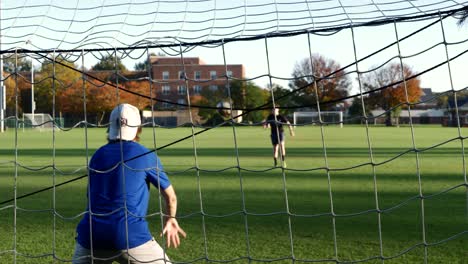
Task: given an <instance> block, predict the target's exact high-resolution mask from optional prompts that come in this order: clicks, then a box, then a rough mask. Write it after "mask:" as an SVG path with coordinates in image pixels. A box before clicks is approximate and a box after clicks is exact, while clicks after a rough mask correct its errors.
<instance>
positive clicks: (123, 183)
mask: <svg viewBox="0 0 468 264" xmlns="http://www.w3.org/2000/svg"><path fill="white" fill-rule="evenodd" d="M144 153H147V154H145V155H143V154H144ZM140 155H142V156H140ZM135 157H137V158H135ZM123 161H125V162H123ZM150 183H151V184H153V185H154V186H159V187H160V188H161V189H163V190H164V189H166V188H167V187H169V186H170V185H171V183H170V182H169V179H168V177H167V175H166V174H165V173H164V171H163V167H162V165H161V161H160V160H159V158H158V157H157V156H156V155H155V154H154V153H152V152H150V151H149V150H148V149H147V148H145V147H144V146H142V145H140V144H139V143H137V142H133V141H122V142H115V143H109V144H107V145H104V146H103V147H101V148H99V149H98V150H97V151H96V153H95V154H94V155H93V157H92V158H91V160H90V163H89V180H88V184H89V186H88V190H89V191H88V199H89V204H88V209H89V206H91V210H90V211H91V212H92V213H93V216H92V223H91V225H92V230H91V229H90V221H89V220H90V219H89V213H86V214H85V215H84V217H83V219H82V220H81V222H80V223H79V224H78V227H77V233H78V236H77V242H78V243H79V244H80V245H81V246H83V247H85V248H88V249H89V248H91V243H90V237H91V231H92V237H93V244H92V245H93V248H95V249H114V250H115V249H126V248H134V247H137V246H139V245H142V244H144V243H146V242H148V241H149V240H151V239H152V235H151V233H150V231H149V227H148V223H147V222H146V220H145V217H146V214H147V210H148V202H149V186H150ZM125 207H126V208H127V210H125ZM127 241H128V243H127Z"/></svg>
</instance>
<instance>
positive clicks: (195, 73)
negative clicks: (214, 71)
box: [193, 71, 201, 80]
mask: <svg viewBox="0 0 468 264" xmlns="http://www.w3.org/2000/svg"><path fill="white" fill-rule="evenodd" d="M193 75H194V78H195V80H200V79H201V71H196V72H194V74H193Z"/></svg>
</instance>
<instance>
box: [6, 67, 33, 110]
mask: <svg viewBox="0 0 468 264" xmlns="http://www.w3.org/2000/svg"><path fill="white" fill-rule="evenodd" d="M3 78H4V82H3V84H4V85H5V93H6V98H5V100H6V114H7V115H14V114H15V111H16V110H15V108H16V95H18V112H19V114H22V113H23V112H24V111H25V108H26V109H30V108H31V107H29V108H28V106H26V101H27V100H28V99H29V101H28V102H29V105H30V104H31V103H30V102H31V97H30V96H31V92H30V91H31V83H30V82H29V81H26V78H24V77H23V76H21V75H12V74H9V73H6V72H4V73H3ZM28 96H29V97H28ZM26 111H27V110H26Z"/></svg>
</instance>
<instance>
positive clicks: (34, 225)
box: [0, 126, 468, 263]
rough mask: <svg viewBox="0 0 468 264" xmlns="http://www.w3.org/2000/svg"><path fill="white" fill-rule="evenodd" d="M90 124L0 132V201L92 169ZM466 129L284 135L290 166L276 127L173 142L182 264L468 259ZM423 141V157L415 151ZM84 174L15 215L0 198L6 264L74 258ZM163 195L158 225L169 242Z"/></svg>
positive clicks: (100, 133) (147, 134)
mask: <svg viewBox="0 0 468 264" xmlns="http://www.w3.org/2000/svg"><path fill="white" fill-rule="evenodd" d="M200 130H202V129H195V132H197V131H200ZM322 130H323V137H322ZM85 132H86V131H85V130H84V129H73V130H71V131H68V132H57V133H52V132H37V131H31V130H27V131H22V130H19V131H18V132H17V133H15V131H14V130H12V129H10V130H8V131H7V132H6V133H3V134H0V142H1V144H0V202H3V201H7V200H9V199H11V198H13V197H15V195H16V196H21V195H24V194H28V193H31V192H34V191H36V190H40V189H42V188H46V187H49V186H53V185H57V184H60V183H63V182H65V181H67V180H70V179H73V178H76V177H79V176H82V175H85V174H86V162H87V159H88V158H90V157H91V155H92V154H93V153H94V151H95V150H96V149H97V148H98V147H99V146H101V145H102V144H104V143H105V141H106V140H105V137H106V134H105V129H96V128H94V129H88V130H87V133H85ZM461 132H462V135H461V136H462V137H463V136H466V133H467V130H466V129H465V128H462V130H461ZM191 133H192V130H191V128H176V129H164V128H157V129H156V130H155V133H154V134H153V129H151V128H144V130H143V134H142V140H141V143H142V144H143V145H145V146H147V147H148V148H150V149H154V148H160V147H162V146H166V145H167V144H171V143H172V142H175V141H177V140H178V139H180V138H183V137H185V136H188V135H190V134H191ZM368 135H369V137H368ZM412 135H414V137H413V136H412ZM458 137H459V134H458V130H457V129H456V128H444V127H437V126H417V127H415V128H414V130H413V131H412V130H411V129H410V128H409V127H391V128H386V127H372V126H371V127H369V130H368V131H366V128H365V127H364V126H351V127H350V126H345V127H344V128H339V127H335V126H327V127H323V128H322V129H321V128H320V127H318V126H314V127H297V128H296V136H295V137H290V136H288V137H287V138H286V151H287V165H288V167H287V169H286V170H282V169H281V168H274V169H273V168H272V165H273V158H272V149H271V144H270V140H269V131H268V130H264V129H263V128H261V127H236V128H235V130H233V128H232V127H222V128H215V129H210V130H207V131H205V132H203V133H201V134H200V135H198V136H196V137H195V139H194V140H193V139H192V138H189V139H187V140H184V141H181V142H178V143H176V144H173V145H170V146H168V147H164V148H163V149H160V150H158V155H159V157H160V158H161V161H162V162H163V164H164V167H165V169H166V171H167V172H168V173H169V177H170V179H171V181H172V183H173V185H174V187H175V189H176V192H177V194H178V216H179V217H180V219H179V223H180V225H181V227H182V228H184V230H185V231H186V232H187V235H188V237H187V238H186V239H183V241H182V245H181V247H180V248H178V249H169V250H168V255H169V257H171V258H172V260H174V261H177V262H194V261H201V262H205V261H206V260H210V261H223V262H226V261H231V260H232V261H233V262H235V263H247V262H248V261H249V258H250V259H251V260H252V262H259V261H262V262H265V261H275V263H292V260H291V259H292V258H294V259H296V260H297V261H298V262H302V261H309V262H310V261H316V262H319V261H320V262H321V263H336V262H337V261H340V262H346V261H349V262H353V261H361V260H362V261H365V263H381V262H382V260H381V259H380V257H379V256H380V255H381V252H382V254H383V256H384V257H385V258H389V259H387V260H385V263H423V262H424V261H425V256H426V257H427V259H426V260H427V262H428V263H467V262H466V261H467V259H468V215H467V211H466V210H467V187H466V185H463V184H464V183H465V179H466V178H465V177H466V176H464V169H465V167H464V161H463V158H464V157H463V153H464V151H463V148H462V143H461V140H460V139H457V138H458ZM369 142H370V147H369ZM413 144H414V145H415V147H416V148H417V149H418V150H419V152H418V154H416V152H414V151H409V150H411V149H413ZM87 149H88V151H87ZM370 149H371V150H372V151H371V152H370V151H369V150H370ZM371 158H372V159H373V163H374V164H376V166H372V165H371ZM15 162H16V163H17V164H18V165H20V166H15V165H14V164H15ZM54 167H55V168H56V170H54V169H53V168H54ZM197 167H198V168H199V169H198V170H197V169H196V168H197ZM239 167H240V169H239ZM326 168H328V169H326ZM15 175H16V177H15ZM86 182H87V181H86V178H84V179H80V180H77V181H74V182H72V183H69V184H65V185H63V186H59V187H56V188H52V189H50V190H47V191H44V192H41V193H38V194H35V195H31V196H28V197H25V198H22V199H18V200H17V201H16V206H17V208H18V209H17V210H16V211H15V210H14V205H15V204H14V203H13V202H8V203H3V204H1V205H0V263H13V259H14V257H13V255H14V252H13V250H14V249H16V251H17V252H18V256H17V257H16V260H17V262H16V263H52V262H53V260H52V254H53V255H54V256H55V257H56V258H58V260H70V259H71V256H72V254H73V247H74V243H75V242H74V237H75V226H76V224H77V223H78V221H79V220H80V219H81V215H80V214H81V213H83V211H84V210H85V207H86ZM15 187H16V188H15ZM452 187H455V188H452ZM152 192H153V196H152V198H151V199H152V200H151V208H150V213H152V214H151V215H150V216H149V218H148V220H149V223H150V226H151V229H152V232H153V234H154V235H155V237H156V238H157V239H158V241H160V242H161V238H160V237H159V232H160V230H161V224H160V216H159V215H158V214H156V213H157V212H159V198H158V194H157V190H155V188H152ZM420 193H421V194H422V195H423V196H424V199H423V200H421V199H420V198H419V195H420ZM377 203H378V207H379V209H380V210H381V211H382V213H381V214H380V215H379V214H378V213H377V212H376V207H377V205H376V204H377ZM332 212H333V214H334V215H335V217H334V216H333V215H332ZM424 243H426V244H427V247H425V246H424ZM56 262H60V261H56Z"/></svg>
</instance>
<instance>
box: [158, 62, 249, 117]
mask: <svg viewBox="0 0 468 264" xmlns="http://www.w3.org/2000/svg"><path fill="white" fill-rule="evenodd" d="M151 70H152V76H151V77H152V79H153V81H154V88H155V91H156V97H157V98H158V99H163V100H167V101H171V102H176V103H179V104H187V87H186V86H188V90H189V94H190V96H194V95H199V94H200V93H201V92H202V90H203V89H211V90H218V89H224V88H225V86H226V83H227V81H226V75H227V76H228V77H233V78H236V79H241V78H244V66H243V65H242V64H228V65H226V66H225V65H223V64H206V63H205V62H204V61H202V60H201V59H200V58H198V57H187V58H184V63H182V60H181V58H179V57H159V56H152V57H151ZM184 70H185V72H184ZM185 77H186V78H187V80H185ZM158 108H159V109H168V108H177V106H174V105H171V104H170V103H162V104H161V105H160V106H159V107H158Z"/></svg>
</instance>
